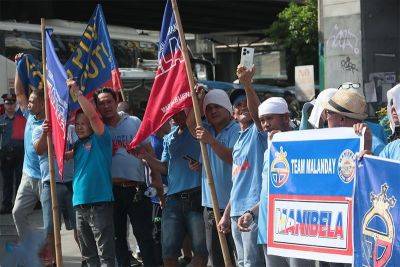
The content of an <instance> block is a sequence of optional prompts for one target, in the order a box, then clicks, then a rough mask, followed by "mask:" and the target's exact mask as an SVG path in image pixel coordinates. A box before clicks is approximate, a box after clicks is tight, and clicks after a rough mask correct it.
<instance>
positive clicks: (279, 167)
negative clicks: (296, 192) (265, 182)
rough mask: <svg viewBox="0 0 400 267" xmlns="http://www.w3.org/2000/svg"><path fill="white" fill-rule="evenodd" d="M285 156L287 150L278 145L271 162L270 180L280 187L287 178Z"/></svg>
mask: <svg viewBox="0 0 400 267" xmlns="http://www.w3.org/2000/svg"><path fill="white" fill-rule="evenodd" d="M286 156H287V152H285V151H283V148H282V147H280V151H279V152H275V158H274V160H273V161H272V163H271V181H272V184H273V185H274V186H275V187H281V186H282V185H284V184H285V183H286V182H287V180H288V178H289V173H290V168H289V162H288V161H287V159H286Z"/></svg>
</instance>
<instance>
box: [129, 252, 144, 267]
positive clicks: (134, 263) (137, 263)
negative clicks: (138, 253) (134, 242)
mask: <svg viewBox="0 0 400 267" xmlns="http://www.w3.org/2000/svg"><path fill="white" fill-rule="evenodd" d="M129 262H130V264H131V267H137V266H143V264H142V263H141V262H140V261H139V260H138V259H136V258H135V257H134V256H133V254H132V253H129Z"/></svg>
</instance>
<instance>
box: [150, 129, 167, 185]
mask: <svg viewBox="0 0 400 267" xmlns="http://www.w3.org/2000/svg"><path fill="white" fill-rule="evenodd" d="M150 141H151V147H152V148H153V150H154V153H156V157H157V159H159V160H161V157H162V153H163V149H164V144H163V143H164V138H158V137H157V135H155V134H152V135H150ZM161 179H162V182H163V184H165V185H168V179H167V176H166V175H161Z"/></svg>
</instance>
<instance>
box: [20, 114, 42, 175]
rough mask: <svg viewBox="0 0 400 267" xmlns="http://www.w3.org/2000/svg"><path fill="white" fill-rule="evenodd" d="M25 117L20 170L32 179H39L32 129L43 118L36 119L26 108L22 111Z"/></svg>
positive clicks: (40, 123) (40, 122)
mask: <svg viewBox="0 0 400 267" xmlns="http://www.w3.org/2000/svg"><path fill="white" fill-rule="evenodd" d="M23 114H24V117H25V118H26V126H25V132H24V166H23V168H22V172H23V173H25V174H26V175H28V176H29V177H31V178H34V179H41V177H42V175H41V173H40V164H39V155H38V154H37V153H36V150H35V148H34V147H33V143H32V132H33V129H34V128H36V127H37V126H39V125H42V123H43V120H38V119H36V118H35V116H34V115H32V114H30V113H29V111H28V110H24V111H23Z"/></svg>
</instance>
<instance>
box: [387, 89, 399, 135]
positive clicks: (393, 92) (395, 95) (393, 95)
mask: <svg viewBox="0 0 400 267" xmlns="http://www.w3.org/2000/svg"><path fill="white" fill-rule="evenodd" d="M386 95H387V115H388V117H389V121H390V129H391V130H392V133H394V128H395V126H396V125H395V123H394V120H393V117H392V107H394V108H395V109H396V113H397V115H399V116H400V114H399V113H400V83H399V84H397V85H395V86H394V87H393V88H392V89H390V90H389V91H387V94H386ZM392 100H393V105H391V103H390V102H391V101H392Z"/></svg>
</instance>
